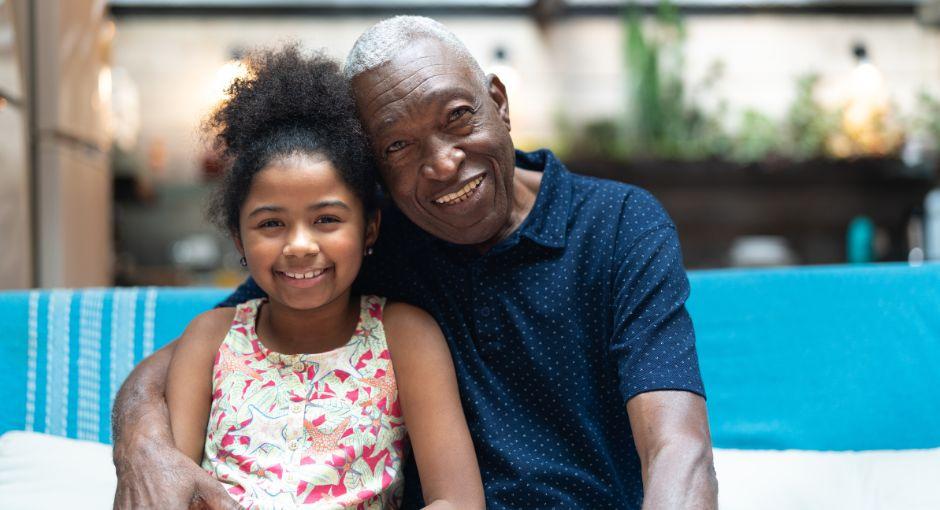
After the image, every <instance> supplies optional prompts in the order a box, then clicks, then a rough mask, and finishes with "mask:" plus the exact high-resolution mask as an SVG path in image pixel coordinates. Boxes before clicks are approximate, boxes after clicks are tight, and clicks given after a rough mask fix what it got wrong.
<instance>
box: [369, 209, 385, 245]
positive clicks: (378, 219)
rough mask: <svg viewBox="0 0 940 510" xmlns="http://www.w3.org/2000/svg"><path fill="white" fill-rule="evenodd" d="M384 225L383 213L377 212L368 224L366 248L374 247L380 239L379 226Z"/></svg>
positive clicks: (377, 210)
mask: <svg viewBox="0 0 940 510" xmlns="http://www.w3.org/2000/svg"><path fill="white" fill-rule="evenodd" d="M381 223H382V211H381V210H379V209H376V210H375V213H373V214H372V217H371V218H369V219H368V220H367V223H366V248H370V247H372V245H374V244H375V241H376V240H378V238H379V225H381Z"/></svg>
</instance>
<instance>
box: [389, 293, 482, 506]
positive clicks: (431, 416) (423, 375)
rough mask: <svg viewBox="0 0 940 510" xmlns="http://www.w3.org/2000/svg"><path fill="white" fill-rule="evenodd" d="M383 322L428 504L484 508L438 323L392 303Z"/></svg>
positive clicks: (418, 312)
mask: <svg viewBox="0 0 940 510" xmlns="http://www.w3.org/2000/svg"><path fill="white" fill-rule="evenodd" d="M384 324H385V333H386V339H387V341H388V346H389V353H390V354H391V357H392V363H393V366H394V370H395V378H396V380H397V382H398V398H399V402H400V404H401V409H402V413H403V414H404V417H405V426H406V427H407V428H408V434H409V436H410V437H411V446H412V449H413V451H414V456H415V461H416V462H417V464H418V474H419V475H420V477H421V488H422V491H423V492H424V500H425V501H426V502H427V503H428V506H427V508H429V509H435V510H437V509H446V508H459V509H461V510H463V509H473V508H485V506H484V501H483V483H482V481H481V479H480V468H479V466H478V465H477V457H476V453H475V452H474V450H473V442H472V441H471V440H470V431H469V430H468V429H467V420H466V419H465V418H464V414H463V408H462V407H461V405H460V396H459V394H458V393H457V378H456V375H455V374H454V364H453V360H452V359H451V356H450V351H449V350H448V348H447V343H446V342H445V341H444V336H443V335H442V334H441V330H440V328H439V327H438V325H437V322H435V321H434V319H433V318H432V317H431V316H430V315H428V314H427V313H426V312H424V311H423V310H421V309H418V308H415V307H413V306H411V305H407V304H404V303H391V304H389V305H387V306H386V307H385V314H384Z"/></svg>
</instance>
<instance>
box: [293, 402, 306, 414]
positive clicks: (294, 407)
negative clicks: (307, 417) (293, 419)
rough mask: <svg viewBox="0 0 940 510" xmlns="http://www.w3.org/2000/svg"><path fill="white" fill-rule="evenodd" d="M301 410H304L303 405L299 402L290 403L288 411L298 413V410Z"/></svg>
mask: <svg viewBox="0 0 940 510" xmlns="http://www.w3.org/2000/svg"><path fill="white" fill-rule="evenodd" d="M303 410H304V406H302V405H300V404H291V406H290V412H292V413H299V412H302V411H303Z"/></svg>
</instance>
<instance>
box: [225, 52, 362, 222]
mask: <svg viewBox="0 0 940 510" xmlns="http://www.w3.org/2000/svg"><path fill="white" fill-rule="evenodd" d="M245 63H246V65H247V67H248V71H249V73H248V77H246V78H240V79H237V80H235V82H234V83H233V84H232V85H231V87H229V89H228V99H227V100H226V101H225V102H223V103H222V104H221V105H220V106H219V108H218V109H217V110H216V111H215V112H214V113H213V114H212V115H211V116H210V117H209V119H208V120H207V122H206V128H207V130H209V131H210V132H212V133H214V134H215V140H214V142H215V147H216V149H217V150H219V151H220V153H221V155H222V157H223V159H224V160H225V161H226V163H227V171H226V172H225V175H224V177H223V180H222V182H221V184H220V186H219V187H218V189H217V190H216V194H215V196H214V197H213V199H212V200H211V201H210V203H209V210H208V212H209V217H210V219H211V220H212V221H213V222H214V223H216V224H217V225H218V226H219V227H221V228H222V229H224V230H227V231H229V232H232V233H236V234H237V233H238V229H239V221H238V218H239V211H240V210H241V207H242V205H243V204H244V202H245V199H246V198H247V197H248V191H249V189H250V188H251V182H252V179H253V178H254V176H255V174H257V173H258V172H259V171H260V170H261V169H263V168H265V167H266V166H267V165H268V164H270V163H271V162H273V161H275V160H277V159H280V158H284V157H288V156H292V155H295V154H310V155H313V154H317V155H323V156H325V157H326V158H327V159H329V160H330V162H331V163H332V164H333V166H334V167H336V169H337V171H338V172H339V174H340V178H342V179H343V181H344V182H345V183H346V184H347V185H348V186H349V188H350V189H351V190H352V191H353V192H354V193H355V194H356V196H357V197H358V198H359V199H360V200H361V201H362V204H363V207H364V209H365V214H366V216H367V217H368V216H370V215H371V214H372V213H373V212H374V211H375V208H376V191H377V190H376V180H375V173H376V172H375V165H374V162H373V161H372V157H371V154H370V152H369V149H368V142H367V140H366V138H365V135H364V133H363V130H362V126H361V125H360V124H359V120H358V119H357V118H356V105H355V103H354V102H353V99H352V95H351V92H350V88H349V82H348V80H346V79H345V78H344V77H343V74H342V72H341V71H340V68H339V65H338V64H337V63H336V62H334V61H333V60H331V59H330V58H328V57H326V56H325V55H323V54H322V53H315V54H313V55H311V56H305V55H304V54H303V53H302V52H301V50H300V47H299V46H298V45H297V44H296V43H294V44H290V45H287V46H285V47H283V48H281V49H278V50H265V51H260V52H255V53H252V54H251V55H249V56H248V57H247V59H246V60H245Z"/></svg>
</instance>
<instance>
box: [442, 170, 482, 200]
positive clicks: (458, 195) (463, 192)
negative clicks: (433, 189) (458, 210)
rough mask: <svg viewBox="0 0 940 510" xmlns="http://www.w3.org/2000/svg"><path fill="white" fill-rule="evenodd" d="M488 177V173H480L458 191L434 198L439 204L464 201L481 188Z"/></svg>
mask: <svg viewBox="0 0 940 510" xmlns="http://www.w3.org/2000/svg"><path fill="white" fill-rule="evenodd" d="M485 177H486V174H483V175H480V176H478V177H476V178H474V179H472V180H471V181H470V182H468V183H466V184H464V185H463V186H462V187H461V188H460V189H458V190H457V191H454V192H451V193H447V194H445V195H442V196H440V197H438V198H436V199H434V200H433V202H434V203H435V204H437V205H454V204H459V203H461V202H463V201H464V200H467V199H468V198H470V197H471V196H472V195H473V194H474V193H475V192H476V191H477V190H478V189H479V188H480V184H482V183H483V179H484V178H485Z"/></svg>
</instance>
